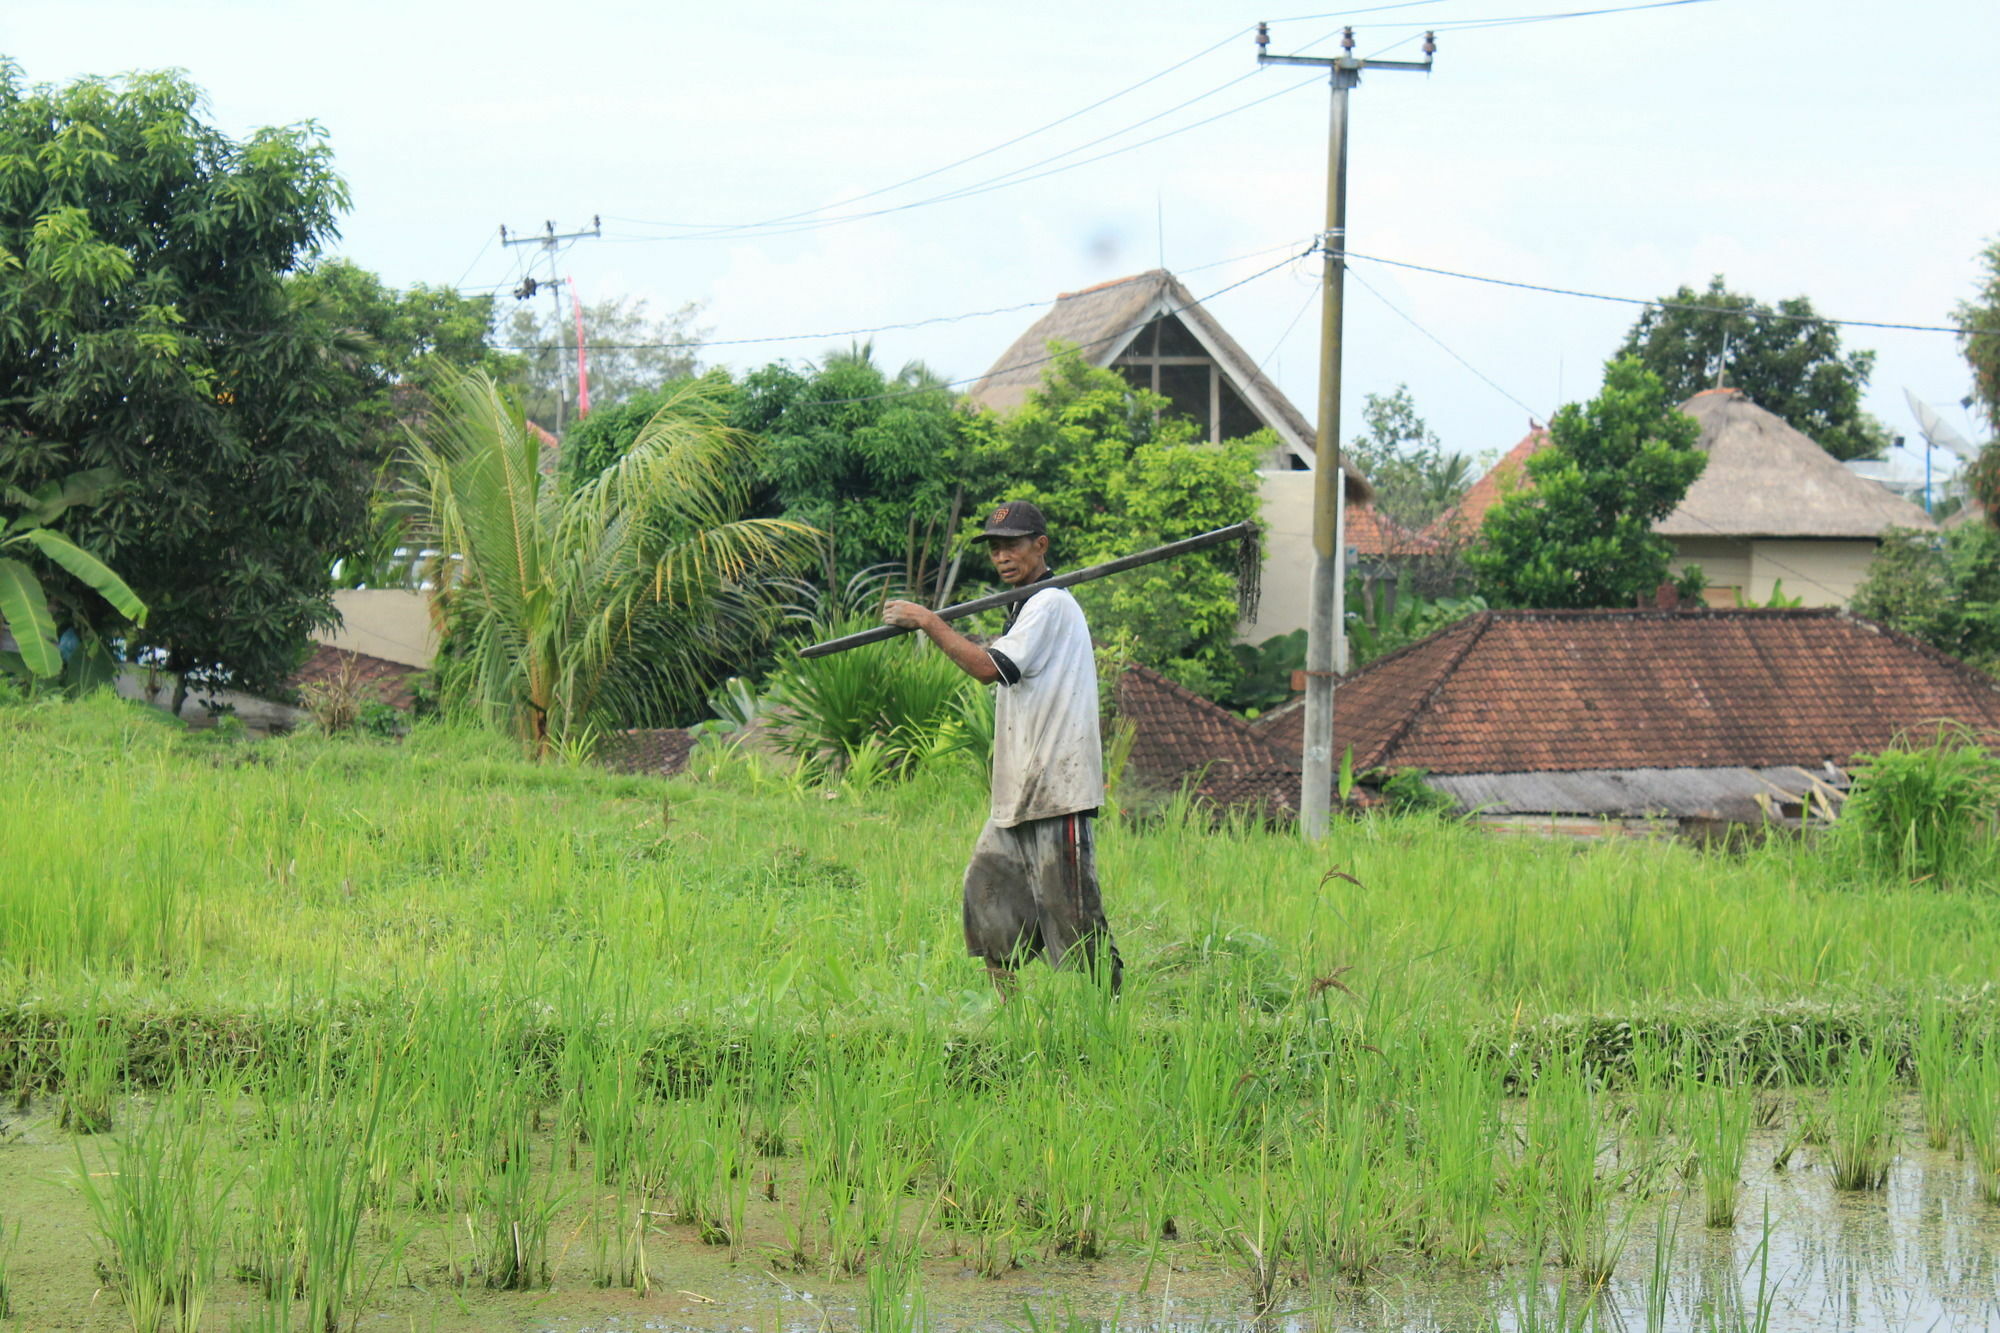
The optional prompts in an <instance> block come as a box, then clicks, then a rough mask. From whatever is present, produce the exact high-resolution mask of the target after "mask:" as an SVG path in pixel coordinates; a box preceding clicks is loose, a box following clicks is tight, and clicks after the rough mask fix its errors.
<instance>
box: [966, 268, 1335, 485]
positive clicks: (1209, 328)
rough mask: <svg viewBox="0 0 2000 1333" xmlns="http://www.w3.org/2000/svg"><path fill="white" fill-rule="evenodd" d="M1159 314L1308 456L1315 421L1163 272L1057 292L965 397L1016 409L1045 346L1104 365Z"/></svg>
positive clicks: (1045, 357)
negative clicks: (1070, 347)
mask: <svg viewBox="0 0 2000 1333" xmlns="http://www.w3.org/2000/svg"><path fill="white" fill-rule="evenodd" d="M1162 315H1172V316H1174V317H1175V318H1176V319H1178V320H1180V322H1181V323H1182V325H1184V326H1185V327H1186V328H1187V330H1188V332H1189V333H1191V334H1193V335H1194V337H1195V339H1196V340H1197V341H1199V342H1200V343H1201V345H1202V347H1203V348H1204V349H1205V350H1206V351H1207V353H1208V355H1209V356H1211V357H1213V358H1214V359H1215V362H1216V364H1217V365H1218V366H1220V367H1221V369H1222V373H1223V374H1224V375H1225V376H1226V377H1227V378H1228V379H1229V381H1230V383H1231V385H1232V387H1234V388H1235V390H1236V392H1237V393H1238V394H1240V395H1242V397H1243V401H1244V402H1245V403H1247V404H1248V405H1249V406H1250V408H1251V410H1252V411H1254V412H1255V413H1256V414H1257V416H1258V418H1259V419H1261V420H1262V421H1263V423H1264V424H1265V425H1266V426H1269V427H1270V428H1271V429H1272V430H1273V431H1275V432H1277V435H1278V438H1279V439H1280V440H1281V441H1282V442H1283V443H1284V444H1285V445H1286V447H1287V448H1289V449H1290V450H1291V451H1292V452H1293V453H1296V454H1297V455H1298V456H1299V457H1300V458H1303V459H1307V460H1310V459H1311V458H1312V457H1313V428H1312V424H1311V423H1310V422H1308V421H1307V420H1306V419H1305V416H1304V415H1303V414H1302V413H1301V412H1300V411H1299V410H1298V408H1296V407H1294V406H1293V405H1292V402H1291V400H1290V399H1289V398H1287V397H1285V395H1284V393H1283V391H1281V390H1280V389H1279V388H1278V386H1277V385H1276V384H1274V383H1272V382H1271V380H1270V379H1269V378H1268V377H1267V376H1266V375H1265V374H1264V372H1263V371H1262V370H1260V369H1259V368H1258V366H1257V362H1256V360H1255V359H1254V358H1252V357H1251V356H1250V354H1249V353H1247V352H1245V351H1244V350H1243V348H1242V346H1241V345H1240V344H1239V343H1238V342H1237V341H1236V339H1234V338H1232V337H1230V336H1229V332H1228V330H1226V329H1224V328H1223V327H1222V325H1221V324H1220V323H1218V322H1217V321H1216V319H1215V317H1214V316H1212V315H1210V314H1209V313H1208V311H1207V310H1205V309H1204V308H1203V307H1202V306H1201V304H1200V303H1199V302H1198V301H1197V300H1196V299H1195V297H1194V294H1193V293H1192V292H1190V291H1189V290H1188V289H1187V287H1186V286H1185V285H1183V284H1182V282H1181V280H1180V279H1179V278H1176V277H1175V276H1174V275H1173V274H1171V273H1169V272H1168V271H1167V270H1165V269H1153V270H1152V271H1150V272H1147V273H1140V274H1136V275H1135V276H1133V277H1129V278H1119V279H1117V280H1116V281H1114V282H1102V283H1099V284H1098V285H1097V286H1095V287H1086V288H1084V289H1083V290H1082V291H1079V292H1064V293H1062V294H1061V295H1060V296H1058V297H1056V303H1055V305H1054V306H1053V307H1051V308H1050V310H1049V313H1048V314H1046V315H1043V316H1042V317H1041V318H1040V319H1038V320H1036V321H1035V323H1034V324H1033V325H1032V326H1030V328H1029V329H1028V331H1027V332H1026V333H1023V334H1022V335H1021V336H1020V337H1019V338H1018V339H1016V340H1015V342H1014V345H1013V346H1012V347H1009V348H1008V349H1007V350H1006V352H1004V353H1003V354H1002V355H1001V357H1000V359H999V360H998V361H995V362H994V363H993V368H992V369H991V370H989V371H987V372H986V375H985V377H984V378H982V379H981V380H979V381H978V382H977V383H976V384H974V385H973V386H972V387H971V388H970V389H968V390H967V391H966V394H965V396H966V398H967V399H969V400H970V401H972V402H975V403H979V404H981V405H983V406H985V407H989V408H992V409H993V410H995V411H1007V410H1009V409H1011V408H1015V407H1019V406H1020V405H1021V404H1022V403H1023V402H1025V401H1026V400H1027V397H1028V393H1029V391H1030V390H1032V389H1034V388H1036V387H1037V386H1039V385H1040V384H1041V382H1042V375H1043V373H1044V372H1045V371H1047V370H1048V368H1049V363H1050V361H1051V360H1052V359H1053V358H1052V357H1051V356H1050V353H1049V344H1050V343H1052V342H1063V343H1071V344H1074V345H1075V346H1077V347H1078V348H1080V349H1081V350H1082V352H1083V357H1084V360H1086V361H1088V362H1089V363H1090V364H1091V365H1093V366H1098V367H1105V366H1109V365H1110V364H1111V363H1112V362H1113V361H1115V360H1117V359H1118V357H1119V356H1120V355H1121V354H1122V353H1124V351H1125V350H1126V349H1127V348H1128V347H1130V346H1131V345H1132V341H1133V339H1135V338H1137V337H1138V336H1139V333H1140V331H1141V330H1143V329H1144V328H1145V327H1146V326H1147V325H1148V324H1150V323H1152V322H1153V320H1155V319H1157V318H1159V317H1160V316H1162ZM1343 470H1344V471H1345V473H1346V475H1347V498H1348V501H1349V502H1350V503H1359V502H1361V501H1363V500H1366V499H1367V498H1368V495H1369V486H1368V482H1367V480H1366V479H1365V478H1364V477H1362V475H1361V474H1360V473H1359V472H1357V471H1355V470H1354V468H1353V467H1352V466H1351V465H1344V466H1343Z"/></svg>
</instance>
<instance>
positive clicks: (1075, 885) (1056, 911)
mask: <svg viewBox="0 0 2000 1333" xmlns="http://www.w3.org/2000/svg"><path fill="white" fill-rule="evenodd" d="M1091 823H1092V820H1091V817H1090V816H1089V815H1084V814H1077V815H1058V816H1056V817H1055V818H1054V819H1031V820H1027V821H1026V822H1024V823H1020V824H1016V825H1014V826H1013V827H1012V828H1002V827H1000V826H999V825H998V824H995V823H994V822H993V821H992V820H990V819H989V820H988V821H986V827H985V828H983V829H981V830H980V831H979V841H978V843H977V844H975V845H974V847H973V849H972V862H971V864H969V865H968V866H966V868H965V948H966V952H968V953H970V954H972V956H973V957H975V958H984V959H985V960H986V961H987V962H988V963H992V964H997V965H999V966H1003V967H1011V966H1014V965H1016V964H1018V963H1019V962H1020V961H1021V960H1022V959H1024V958H1032V957H1034V956H1035V955H1036V954H1042V955H1044V956H1046V957H1047V958H1048V960H1049V962H1050V963H1051V964H1053V965H1055V966H1057V967H1061V966H1063V964H1064V960H1065V959H1067V958H1068V957H1069V956H1070V954H1071V953H1072V952H1075V953H1076V954H1077V955H1078V961H1080V962H1082V963H1083V964H1084V965H1085V966H1091V967H1094V966H1095V963H1096V960H1097V955H1098V950H1099V949H1100V947H1101V948H1102V950H1103V952H1104V955H1105V958H1106V959H1107V960H1108V961H1109V963H1110V964H1111V969H1112V972H1111V976H1112V985H1113V987H1114V988H1115V987H1116V985H1117V982H1118V974H1119V972H1120V971H1121V970H1122V969H1121V965H1120V962H1119V958H1118V949H1117V947H1116V946H1115V945H1114V944H1113V943H1112V941H1111V931H1110V929H1109V927H1107V926H1106V925H1105V922H1104V907H1103V904H1102V903H1101V902H1100V901H1099V899H1098V896H1097V837H1096V834H1095V831H1094V830H1093V829H1092V828H1091Z"/></svg>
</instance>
